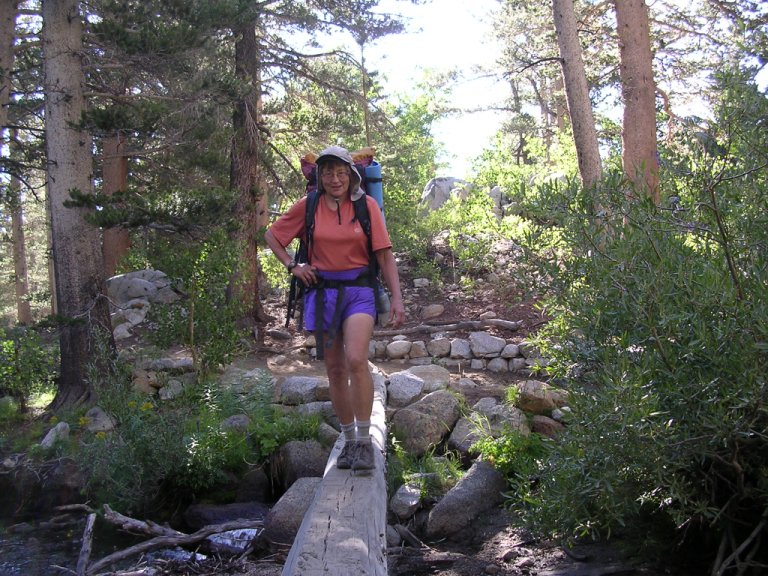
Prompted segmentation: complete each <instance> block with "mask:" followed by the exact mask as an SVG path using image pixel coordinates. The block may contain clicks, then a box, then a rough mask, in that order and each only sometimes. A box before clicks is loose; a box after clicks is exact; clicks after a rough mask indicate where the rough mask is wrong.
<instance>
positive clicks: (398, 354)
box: [387, 340, 411, 360]
mask: <svg viewBox="0 0 768 576" xmlns="http://www.w3.org/2000/svg"><path fill="white" fill-rule="evenodd" d="M410 351H411V343H410V342H409V341H408V340H396V341H394V342H390V343H389V344H388V345H387V358H390V359H392V360H397V359H399V358H407V357H408V353H409V352H410Z"/></svg>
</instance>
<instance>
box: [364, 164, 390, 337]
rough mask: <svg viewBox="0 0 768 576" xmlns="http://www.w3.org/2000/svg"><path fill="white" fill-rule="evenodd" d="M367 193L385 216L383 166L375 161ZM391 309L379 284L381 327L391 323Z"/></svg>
mask: <svg viewBox="0 0 768 576" xmlns="http://www.w3.org/2000/svg"><path fill="white" fill-rule="evenodd" d="M365 191H366V193H367V194H368V195H369V196H370V197H371V198H373V199H374V200H376V203H377V204H378V205H379V208H380V209H381V215H382V216H384V186H383V185H382V179H381V164H379V163H378V162H376V161H375V160H374V161H373V162H372V163H371V165H370V166H366V168H365ZM389 307H390V302H389V294H387V291H386V290H385V289H384V286H382V285H381V284H379V285H378V289H377V293H376V312H377V320H378V324H379V326H382V327H383V326H386V324H387V322H388V321H389Z"/></svg>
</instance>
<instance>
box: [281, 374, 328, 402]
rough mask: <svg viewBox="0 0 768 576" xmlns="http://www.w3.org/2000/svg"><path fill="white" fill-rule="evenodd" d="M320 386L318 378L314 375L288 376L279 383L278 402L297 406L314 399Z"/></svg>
mask: <svg viewBox="0 0 768 576" xmlns="http://www.w3.org/2000/svg"><path fill="white" fill-rule="evenodd" d="M319 386H320V380H319V378H317V377H315V376H288V377H287V378H286V379H285V380H283V381H282V383H281V384H280V386H279V388H280V397H279V398H280V402H281V403H282V404H287V405H288V406H298V405H299V404H306V403H307V402H312V401H314V400H316V399H317V398H316V392H317V389H318V387H319Z"/></svg>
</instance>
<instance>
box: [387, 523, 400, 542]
mask: <svg viewBox="0 0 768 576" xmlns="http://www.w3.org/2000/svg"><path fill="white" fill-rule="evenodd" d="M402 541H403V539H402V538H401V537H400V532H398V531H397V529H396V528H395V527H394V526H392V525H391V524H387V548H394V547H395V546H400V543H401V542H402Z"/></svg>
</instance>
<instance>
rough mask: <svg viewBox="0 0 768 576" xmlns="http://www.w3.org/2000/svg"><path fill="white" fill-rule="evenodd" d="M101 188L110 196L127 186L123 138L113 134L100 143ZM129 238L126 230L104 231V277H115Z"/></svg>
mask: <svg viewBox="0 0 768 576" xmlns="http://www.w3.org/2000/svg"><path fill="white" fill-rule="evenodd" d="M102 178H103V180H102V186H103V191H104V193H105V194H109V195H112V194H114V193H115V192H120V191H123V190H125V189H126V188H127V186H128V157H127V156H126V155H125V136H123V135H122V134H121V133H120V132H114V133H112V134H110V135H109V136H107V137H106V138H104V140H103V142H102ZM130 247H131V237H130V234H129V232H128V229H127V228H122V227H117V228H107V229H106V230H104V246H103V253H104V275H105V277H106V278H109V277H110V276H114V275H115V271H116V270H117V265H118V264H119V263H120V260H122V259H123V257H124V256H125V255H126V254H127V253H128V250H129V249H130Z"/></svg>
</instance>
